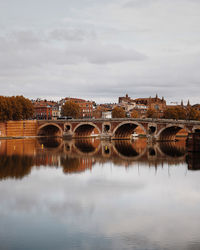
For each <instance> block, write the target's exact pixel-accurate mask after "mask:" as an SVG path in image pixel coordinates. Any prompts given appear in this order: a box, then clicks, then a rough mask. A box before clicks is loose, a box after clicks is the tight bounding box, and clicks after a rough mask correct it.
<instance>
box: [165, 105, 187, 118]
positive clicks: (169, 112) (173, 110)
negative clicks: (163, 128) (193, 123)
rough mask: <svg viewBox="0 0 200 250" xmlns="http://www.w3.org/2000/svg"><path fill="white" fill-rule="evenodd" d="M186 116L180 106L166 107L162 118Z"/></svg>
mask: <svg viewBox="0 0 200 250" xmlns="http://www.w3.org/2000/svg"><path fill="white" fill-rule="evenodd" d="M186 117H187V114H186V110H185V109H184V108H183V107H181V106H174V107H168V108H166V109H165V111H164V118H166V119H177V120H185V119H186Z"/></svg>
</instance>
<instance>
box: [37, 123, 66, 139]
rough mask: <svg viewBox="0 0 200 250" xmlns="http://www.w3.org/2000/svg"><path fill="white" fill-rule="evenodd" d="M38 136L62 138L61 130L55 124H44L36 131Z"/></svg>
mask: <svg viewBox="0 0 200 250" xmlns="http://www.w3.org/2000/svg"><path fill="white" fill-rule="evenodd" d="M37 135H38V136H62V135H63V130H62V128H61V127H60V126H59V125H57V124H56V123H45V124H43V125H41V126H40V127H39V128H38V130H37Z"/></svg>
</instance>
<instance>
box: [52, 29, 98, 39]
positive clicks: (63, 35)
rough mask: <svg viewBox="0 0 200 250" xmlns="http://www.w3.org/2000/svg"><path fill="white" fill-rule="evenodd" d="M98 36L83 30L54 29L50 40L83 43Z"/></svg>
mask: <svg viewBox="0 0 200 250" xmlns="http://www.w3.org/2000/svg"><path fill="white" fill-rule="evenodd" d="M95 37H96V34H95V32H94V31H87V30H83V29H76V28H68V29H54V30H52V31H50V32H49V38H50V39H53V40H58V41H59V40H61V41H62V40H64V41H65V40H66V41H68V40H69V41H83V40H85V39H88V38H89V39H94V38H95Z"/></svg>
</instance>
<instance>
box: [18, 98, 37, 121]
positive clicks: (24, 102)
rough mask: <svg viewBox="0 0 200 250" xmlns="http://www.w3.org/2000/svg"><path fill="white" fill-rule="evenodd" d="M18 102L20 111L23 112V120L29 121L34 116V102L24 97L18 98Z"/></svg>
mask: <svg viewBox="0 0 200 250" xmlns="http://www.w3.org/2000/svg"><path fill="white" fill-rule="evenodd" d="M16 100H17V102H18V104H19V105H20V109H21V112H22V119H24V120H25V119H29V118H31V117H32V116H33V112H34V108H33V104H32V102H31V101H30V100H29V99H27V98H24V97H23V96H16Z"/></svg>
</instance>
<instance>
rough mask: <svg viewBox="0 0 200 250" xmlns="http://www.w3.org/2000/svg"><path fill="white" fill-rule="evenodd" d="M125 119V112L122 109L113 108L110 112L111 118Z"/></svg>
mask: <svg viewBox="0 0 200 250" xmlns="http://www.w3.org/2000/svg"><path fill="white" fill-rule="evenodd" d="M124 117H126V112H125V110H124V109H123V108H122V107H115V108H114V109H113V110H112V118H124Z"/></svg>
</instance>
